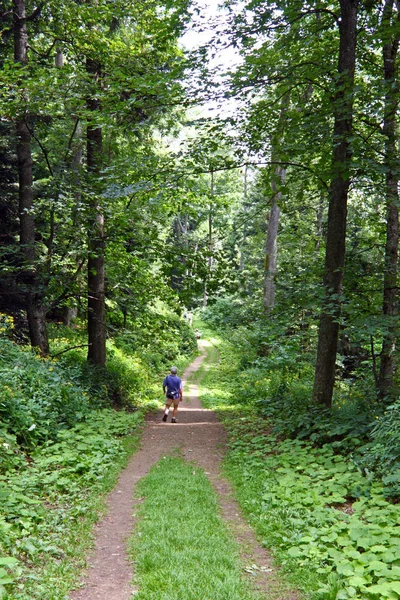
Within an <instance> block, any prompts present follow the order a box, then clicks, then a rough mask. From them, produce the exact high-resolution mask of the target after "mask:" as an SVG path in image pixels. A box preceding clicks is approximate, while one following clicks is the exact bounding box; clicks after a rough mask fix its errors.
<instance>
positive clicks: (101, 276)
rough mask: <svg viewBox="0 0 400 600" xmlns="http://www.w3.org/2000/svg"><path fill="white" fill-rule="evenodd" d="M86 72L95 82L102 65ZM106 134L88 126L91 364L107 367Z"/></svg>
mask: <svg viewBox="0 0 400 600" xmlns="http://www.w3.org/2000/svg"><path fill="white" fill-rule="evenodd" d="M86 69H87V72H88V73H89V74H90V75H91V77H92V79H93V81H95V82H98V81H99V79H100V65H99V64H98V63H97V62H96V61H93V60H91V59H87V61H86ZM87 105H88V108H89V110H90V111H91V113H92V114H93V115H95V114H96V112H98V111H99V110H100V103H99V101H98V100H97V99H96V98H89V99H88V101H87ZM102 152H103V135H102V129H101V127H98V126H96V125H89V126H88V127H87V168H88V176H89V189H90V192H89V193H90V207H89V208H90V220H89V230H88V238H89V239H88V344H89V349H88V361H89V362H92V363H93V364H95V365H99V366H105V364H106V322H105V320H106V319H105V316H106V311H105V272H104V248H105V240H104V213H103V208H102V206H101V201H100V200H99V195H98V194H97V193H96V192H95V191H93V190H95V188H96V187H97V186H96V185H95V184H96V179H97V176H98V175H99V173H100V170H101V160H102Z"/></svg>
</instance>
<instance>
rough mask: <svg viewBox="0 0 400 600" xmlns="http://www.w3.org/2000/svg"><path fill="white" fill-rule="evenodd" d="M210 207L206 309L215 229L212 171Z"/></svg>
mask: <svg viewBox="0 0 400 600" xmlns="http://www.w3.org/2000/svg"><path fill="white" fill-rule="evenodd" d="M210 197H211V201H210V206H209V211H208V265H207V275H206V278H205V281H204V296H203V307H204V308H206V306H207V304H208V285H207V284H208V281H209V279H210V276H211V269H212V266H213V255H212V251H213V238H212V233H213V231H212V228H213V219H212V209H213V198H214V171H211V188H210Z"/></svg>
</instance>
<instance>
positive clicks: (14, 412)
mask: <svg viewBox="0 0 400 600" xmlns="http://www.w3.org/2000/svg"><path fill="white" fill-rule="evenodd" d="M164 326H165V322H164V321H163V323H161V324H159V327H161V328H162V327H164ZM156 327H157V326H156V324H153V328H156ZM186 327H187V326H186ZM9 329H10V327H8V328H5V329H4V331H3V334H4V336H3V337H0V417H1V425H0V512H1V518H0V598H10V599H11V598H12V599H13V600H28V599H29V600H31V599H34V598H38V599H39V598H40V599H41V600H43V598H52V599H54V600H56V599H61V598H65V594H66V593H67V591H68V589H70V588H71V586H72V585H73V583H74V582H75V581H76V577H77V574H78V573H79V568H80V567H82V566H83V564H84V553H85V550H86V549H87V547H88V545H89V544H90V541H91V527H92V525H93V523H94V522H95V521H96V520H97V519H98V517H99V514H101V511H102V510H103V508H104V505H103V500H102V498H103V496H104V493H105V492H106V491H108V490H109V489H111V488H112V486H113V484H114V483H115V481H116V477H117V475H118V474H119V472H120V470H121V468H122V466H123V465H124V464H125V463H126V461H127V458H128V456H129V455H130V454H132V452H133V451H134V450H135V448H136V446H137V442H138V438H139V429H140V428H139V425H140V423H141V422H142V420H143V415H144V413H145V411H146V410H148V409H149V408H151V407H154V406H156V405H158V404H159V400H160V397H161V394H160V390H161V381H162V378H163V376H164V374H165V372H164V370H161V371H157V370H156V368H155V367H154V366H151V365H149V364H148V363H146V361H145V360H144V359H143V358H142V357H141V356H140V354H138V353H136V354H135V353H133V352H129V351H128V350H129V349H128V348H127V347H122V346H121V347H120V346H118V344H117V343H116V341H115V340H113V339H109V340H108V355H109V360H108V364H107V367H106V368H100V367H98V366H93V365H91V364H89V363H87V361H86V351H87V348H86V346H85V344H83V343H82V342H83V340H82V331H81V330H80V328H79V326H78V327H77V328H76V329H69V328H66V327H63V326H60V325H58V326H53V327H51V328H50V330H51V340H52V351H53V355H54V357H53V358H47V359H42V358H40V357H39V356H38V355H36V354H35V353H34V352H33V351H32V350H31V349H30V348H26V347H24V346H17V345H16V344H15V343H13V342H12V341H11V340H10V339H8V338H7V337H6V335H8V334H9V333H10V331H9ZM164 337H165V339H166V340H168V339H175V332H167V333H166V334H165V336H164ZM186 337H187V339H188V340H189V341H190V339H191V338H193V339H195V338H194V335H193V333H192V334H190V332H189V333H187V336H186ZM138 345H140V344H139V343H138ZM178 346H179V344H177V345H176V349H175V351H174V354H173V358H174V359H175V361H176V362H177V364H178V365H179V366H181V367H183V366H184V365H185V364H186V363H187V362H188V361H189V360H190V356H189V355H186V356H185V355H184V354H183V351H184V350H183V351H182V352H181V350H180V349H179V348H178ZM187 347H190V344H189V345H188V346H187ZM185 348H186V347H185ZM158 351H159V352H160V357H159V359H157V360H156V362H157V364H159V365H163V364H164V363H163V360H161V353H163V351H164V350H163V348H161V349H159V348H158V347H157V345H156V346H155V347H154V349H153V356H155V357H156V358H157V356H158V354H157V352H158Z"/></svg>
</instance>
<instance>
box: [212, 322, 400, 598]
mask: <svg viewBox="0 0 400 600" xmlns="http://www.w3.org/2000/svg"><path fill="white" fill-rule="evenodd" d="M203 331H204V333H206V329H205V328H204V327H203ZM230 337H231V339H232V335H231V336H230ZM213 342H214V344H215V345H216V346H217V347H218V350H219V354H220V361H219V363H218V366H217V367H211V368H210V369H209V370H208V371H207V373H206V376H205V379H204V380H203V385H204V386H205V387H204V396H203V401H204V403H205V404H206V405H207V406H209V407H212V408H214V409H215V410H217V411H218V412H219V414H220V416H221V418H222V419H223V422H224V424H225V426H226V428H227V430H228V432H229V453H228V457H227V460H226V470H227V473H228V475H229V477H230V478H231V480H232V482H233V484H234V486H235V488H236V493H237V496H238V500H239V502H240V503H241V505H242V507H243V509H244V511H245V512H246V514H247V515H248V517H249V519H250V521H251V523H252V524H253V526H254V527H255V529H256V530H257V532H258V533H259V535H260V536H261V539H262V540H263V542H264V544H265V545H266V546H267V547H268V548H271V549H272V551H273V553H274V555H275V557H276V559H277V561H278V562H279V564H281V565H282V566H283V567H284V569H285V571H286V572H287V573H289V574H290V575H289V576H290V577H291V579H292V580H293V581H294V582H296V585H297V586H300V588H301V589H302V591H304V593H305V594H306V596H307V597H309V598H312V599H315V600H317V599H318V600H347V599H348V598H357V600H361V599H365V600H380V599H383V598H389V599H391V600H395V599H396V598H399V597H400V585H399V579H400V560H399V556H400V526H399V524H400V507H399V505H398V504H396V503H393V502H390V501H389V500H388V499H387V498H386V497H385V486H384V484H383V483H382V481H381V480H380V478H379V477H377V476H376V474H374V472H372V471H367V470H366V469H365V468H362V467H361V466H360V461H361V458H360V456H362V454H361V450H363V446H360V444H357V441H355V444H354V446H355V449H356V451H355V452H353V453H350V454H349V453H348V450H349V443H350V438H349V435H347V434H346V435H345V436H344V437H343V438H342V439H340V436H335V435H332V436H331V437H330V436H329V435H328V434H327V432H328V433H329V427H327V424H329V422H328V420H327V417H326V415H325V416H324V417H323V419H325V429H326V431H325V436H326V439H327V441H325V442H322V443H320V442H321V440H322V439H323V438H322V434H318V435H316V437H312V435H313V433H312V432H311V433H310V436H308V437H306V436H304V437H301V436H300V437H297V436H296V435H293V432H292V435H291V436H289V435H288V432H286V435H283V433H282V429H281V428H280V427H278V430H275V431H274V416H275V415H274V413H273V411H271V412H270V414H269V415H268V414H266V412H265V410H264V409H265V406H267V407H268V401H267V400H268V398H267V397H266V396H265V397H264V399H263V403H262V406H261V408H260V405H259V404H258V405H257V403H254V402H252V401H251V400H250V401H248V400H247V399H246V394H245V393H243V388H245V389H246V390H247V389H249V388H250V384H249V381H250V380H252V389H253V394H252V399H254V389H256V390H258V391H259V392H260V388H262V387H263V386H264V393H265V392H266V390H267V388H268V380H270V379H271V378H272V379H273V380H274V378H276V373H275V374H274V373H272V374H271V372H268V371H266V370H262V369H258V370H257V369H254V367H253V368H250V371H249V372H244V371H243V370H241V369H240V365H241V361H242V360H243V357H242V355H240V356H239V354H238V352H237V346H236V345H235V344H232V343H228V342H226V340H222V338H221V337H218V336H216V335H215V334H213ZM286 379H287V380H288V384H289V385H290V382H291V377H290V374H288V373H286ZM243 380H245V381H244V383H243ZM248 380H249V381H248ZM246 382H247V383H246ZM275 383H276V382H275ZM281 384H282V380H281V381H280V383H279V385H278V386H277V387H276V388H275V391H276V393H277V397H279V391H277V390H279V389H280V390H281V394H282V396H283V395H284V393H285V390H284V387H283V386H282V385H281ZM246 386H247V387H246ZM273 387H274V386H272V387H271V388H270V389H272V388H273ZM261 397H262V395H261ZM282 401H283V400H282ZM271 404H273V400H272V401H271ZM293 411H295V409H294V408H293ZM300 412H301V411H300ZM298 417H299V415H297V418H298ZM386 418H387V416H386V415H384V416H383V419H386ZM375 420H376V422H379V421H380V419H375ZM336 426H338V425H337V421H335V418H333V419H332V420H331V422H330V427H331V428H334V427H336ZM380 427H381V426H380V425H379V426H378V429H379V428H380ZM382 428H383V430H384V431H383V432H381V439H383V435H384V433H385V435H388V431H389V430H390V429H389V427H388V426H384V425H383V426H382ZM289 429H290V428H289ZM371 435H376V433H374V431H372V434H371ZM310 438H311V439H310ZM371 445H372V447H374V446H373V442H371ZM381 449H382V448H381ZM364 456H365V455H364Z"/></svg>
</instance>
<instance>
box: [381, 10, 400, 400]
mask: <svg viewBox="0 0 400 600" xmlns="http://www.w3.org/2000/svg"><path fill="white" fill-rule="evenodd" d="M393 5H394V0H386V2H385V7H384V12H383V17H382V29H383V36H384V39H387V37H386V36H387V35H388V30H389V28H391V27H392V28H393V31H396V32H397V31H398V21H399V15H398V13H397V14H396V16H395V19H396V21H397V28H396V27H395V25H396V23H392V20H393ZM398 46H399V35H398V33H397V34H396V37H395V39H391V40H390V41H388V42H387V43H386V44H384V46H383V70H384V80H385V116H384V125H383V131H384V134H385V136H386V140H385V165H386V186H385V193H386V206H387V225H386V246H385V267H384V282H383V314H384V316H385V322H386V333H385V335H384V337H383V344H382V352H381V364H380V371H379V379H378V393H379V397H380V399H381V400H383V399H388V398H390V396H392V393H391V392H392V388H393V376H394V372H395V366H396V365H395V350H396V337H397V336H396V325H395V318H396V316H397V261H398V246H399V208H398V206H399V192H398V185H399V175H398V172H399V167H398V152H397V148H396V119H397V108H398V106H397V105H398V102H397V94H398V82H397V64H396V61H397V52H398Z"/></svg>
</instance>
